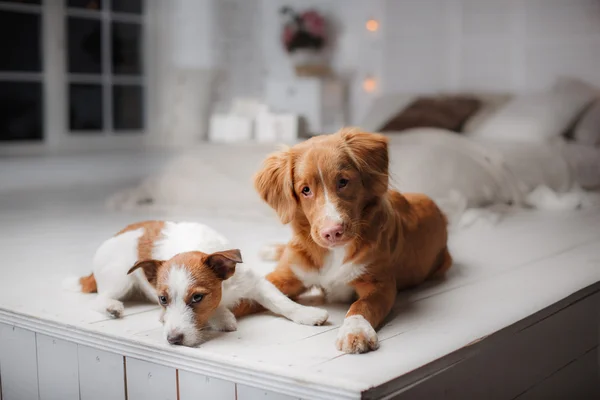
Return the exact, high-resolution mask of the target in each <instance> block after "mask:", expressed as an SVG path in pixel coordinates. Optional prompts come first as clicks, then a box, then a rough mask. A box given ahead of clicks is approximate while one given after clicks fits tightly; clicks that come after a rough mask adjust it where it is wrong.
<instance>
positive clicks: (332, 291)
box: [291, 247, 365, 302]
mask: <svg viewBox="0 0 600 400" xmlns="http://www.w3.org/2000/svg"><path fill="white" fill-rule="evenodd" d="M345 257H346V248H345V247H340V248H333V249H331V250H329V252H328V254H327V256H326V257H325V261H324V262H323V266H322V267H321V268H320V269H310V270H309V269H306V268H305V267H303V266H300V265H291V269H292V271H293V272H294V274H295V275H296V276H297V277H298V279H300V280H301V281H302V283H303V284H304V286H306V287H307V288H310V287H313V286H317V287H320V288H321V289H323V291H324V292H325V295H326V297H327V301H328V302H348V301H350V300H352V298H353V296H354V289H353V288H352V286H350V282H352V281H354V280H355V279H357V278H358V277H360V276H361V275H362V274H364V273H365V266H364V265H362V264H354V263H352V262H344V259H345Z"/></svg>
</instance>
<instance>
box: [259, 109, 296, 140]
mask: <svg viewBox="0 0 600 400" xmlns="http://www.w3.org/2000/svg"><path fill="white" fill-rule="evenodd" d="M298 121H299V118H298V116H297V115H295V114H289V113H286V114H275V113H270V112H266V111H265V112H261V113H259V114H258V115H257V117H256V127H255V138H256V141H257V142H259V143H272V142H278V143H294V142H296V141H297V140H298Z"/></svg>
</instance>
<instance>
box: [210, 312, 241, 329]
mask: <svg viewBox="0 0 600 400" xmlns="http://www.w3.org/2000/svg"><path fill="white" fill-rule="evenodd" d="M209 324H210V327H211V328H212V329H214V330H216V331H221V332H233V331H236V330H237V320H236V319H235V315H233V313H232V312H231V311H230V310H229V309H227V308H224V309H221V310H218V311H217V312H216V313H215V315H214V316H213V318H211V320H210V322H209Z"/></svg>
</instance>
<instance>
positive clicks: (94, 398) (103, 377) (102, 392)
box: [78, 345, 125, 400]
mask: <svg viewBox="0 0 600 400" xmlns="http://www.w3.org/2000/svg"><path fill="white" fill-rule="evenodd" d="M78 353H79V392H80V396H81V400H104V399H111V400H112V399H114V400H120V399H125V369H124V365H123V363H124V359H123V356H120V355H118V354H114V353H109V352H106V351H102V350H97V349H93V348H91V347H87V346H81V345H79V346H78Z"/></svg>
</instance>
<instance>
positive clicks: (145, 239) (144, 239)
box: [115, 221, 165, 260]
mask: <svg viewBox="0 0 600 400" xmlns="http://www.w3.org/2000/svg"><path fill="white" fill-rule="evenodd" d="M164 227H165V221H143V222H136V223H135V224H131V225H128V226H126V227H125V228H123V229H121V230H120V231H119V232H118V233H117V234H116V235H115V236H118V235H120V234H122V233H125V232H130V231H135V230H138V229H140V228H144V234H143V235H142V236H141V237H140V239H139V240H138V260H150V259H152V249H153V247H154V242H156V241H157V240H158V239H159V238H160V237H161V236H162V230H163V228H164Z"/></svg>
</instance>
